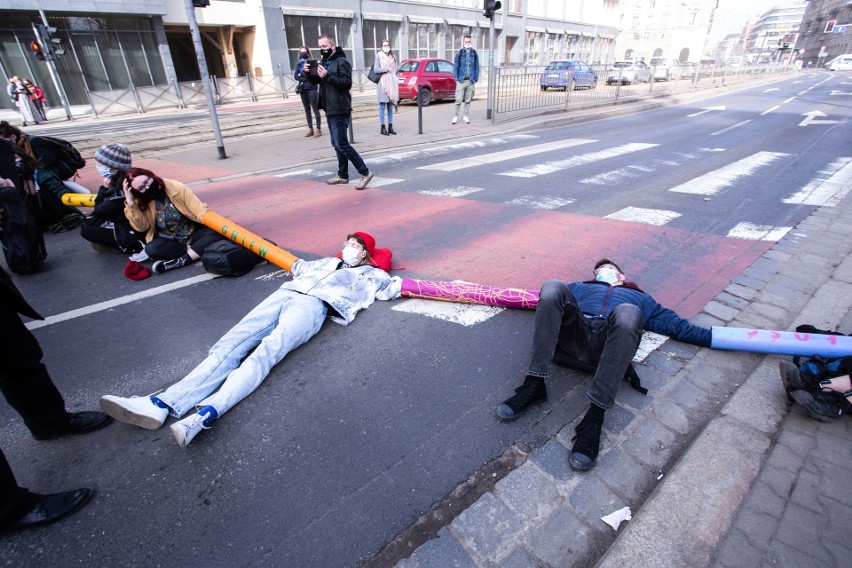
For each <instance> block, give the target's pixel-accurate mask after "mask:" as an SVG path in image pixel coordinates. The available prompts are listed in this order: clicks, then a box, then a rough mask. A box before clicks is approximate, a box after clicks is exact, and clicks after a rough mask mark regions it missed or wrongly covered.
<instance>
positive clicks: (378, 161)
mask: <svg viewBox="0 0 852 568" xmlns="http://www.w3.org/2000/svg"><path fill="white" fill-rule="evenodd" d="M537 139H538V136H534V135H532V134H513V135H511V136H502V137H497V138H483V139H480V140H470V141H468V142H459V143H458V144H449V145H445V146H443V145H442V146H435V147H431V148H425V149H423V150H409V151H408V152H388V153H386V154H382V155H381V156H376V157H373V158H369V159H367V160H365V161H366V162H367V164H369V165H371V166H380V165H382V164H398V163H409V162H412V161H414V160H424V159H428V158H434V157H436V156H444V155H446V154H453V153H455V152H459V151H462V150H469V149H471V148H490V147H491V146H499V145H502V144H509V143H510V142H519V141H520V142H523V141H529V140H537Z"/></svg>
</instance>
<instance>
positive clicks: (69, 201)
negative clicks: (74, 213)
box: [62, 193, 97, 207]
mask: <svg viewBox="0 0 852 568" xmlns="http://www.w3.org/2000/svg"><path fill="white" fill-rule="evenodd" d="M95 197H97V195H96V194H94V193H64V194H62V203H63V204H64V205H69V206H71V207H94V206H95Z"/></svg>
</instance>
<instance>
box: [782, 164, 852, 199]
mask: <svg viewBox="0 0 852 568" xmlns="http://www.w3.org/2000/svg"><path fill="white" fill-rule="evenodd" d="M850 190H852V158H837V159H836V160H834V161H833V162H831V163H830V164H829V165H828V166H826V167H825V169H822V170H820V171H819V172H817V175H816V177H815V178H814V179H812V180H811V181H809V182H808V183H807V185H805V187H803V188H802V189H800V190H799V191H797V192H796V193H794V194H793V195H791V196H790V197H788V198H786V199H783V200H782V201H783V202H784V203H791V204H793V205H817V206H822V205H825V206H827V207H834V206H835V205H837V204H838V203H839V202H840V200H841V199H843V198H844V197H846V194H847V193H849V191H850Z"/></svg>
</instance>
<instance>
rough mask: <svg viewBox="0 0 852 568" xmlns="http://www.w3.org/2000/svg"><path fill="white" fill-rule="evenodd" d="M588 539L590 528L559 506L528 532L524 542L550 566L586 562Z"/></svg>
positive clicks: (571, 565) (567, 565) (568, 565)
mask: <svg viewBox="0 0 852 568" xmlns="http://www.w3.org/2000/svg"><path fill="white" fill-rule="evenodd" d="M607 528H609V527H607ZM591 541H592V531H591V529H589V527H587V526H586V525H585V524H584V523H583V522H582V521H581V520H580V518H579V517H578V516H577V515H575V514H573V513H572V512H571V511H569V510H567V509H559V510H558V511H556V512H555V513H554V514H553V515H551V516H550V518H549V519H547V522H546V523H544V524H543V525H541V526H540V527H538V528H536V529H535V530H533V531H532V532H531V533H530V534H529V536H528V537H527V546H529V548H530V550H531V551H532V552H533V554H535V555H536V556H537V557H538V558H540V559H541V560H543V561H544V562H547V564H548V565H549V566H552V567H563V566H564V567H574V566H584V565H585V566H588V565H590V564H591V563H590V562H589V559H588V557H587V554H588V551H589V548H590V544H591Z"/></svg>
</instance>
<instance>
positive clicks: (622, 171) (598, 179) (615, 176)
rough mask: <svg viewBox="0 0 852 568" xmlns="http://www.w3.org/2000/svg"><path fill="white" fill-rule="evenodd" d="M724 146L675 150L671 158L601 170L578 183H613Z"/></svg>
mask: <svg viewBox="0 0 852 568" xmlns="http://www.w3.org/2000/svg"><path fill="white" fill-rule="evenodd" d="M724 151H725V149H724V148H699V150H698V153H696V154H688V153H685V152H675V153H674V157H673V158H672V159H668V160H666V159H661V158H655V159H653V160H651V161H650V162H648V163H639V164H631V165H629V166H627V167H624V168H618V169H617V170H611V171H608V172H603V173H600V174H598V175H595V176H592V177H587V178H585V179H581V180H580V181H579V183H583V184H588V185H613V184H616V183H619V182H621V181H624V180H626V179H636V178H640V177H643V176H644V175H645V174H649V173H653V172H655V171H656V170H657V167H656V166H666V167H677V166H680V165H682V164H684V163H686V162H689V161H692V160H698V159H701V158H703V157H704V155H705V154H708V153H716V152H724Z"/></svg>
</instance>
